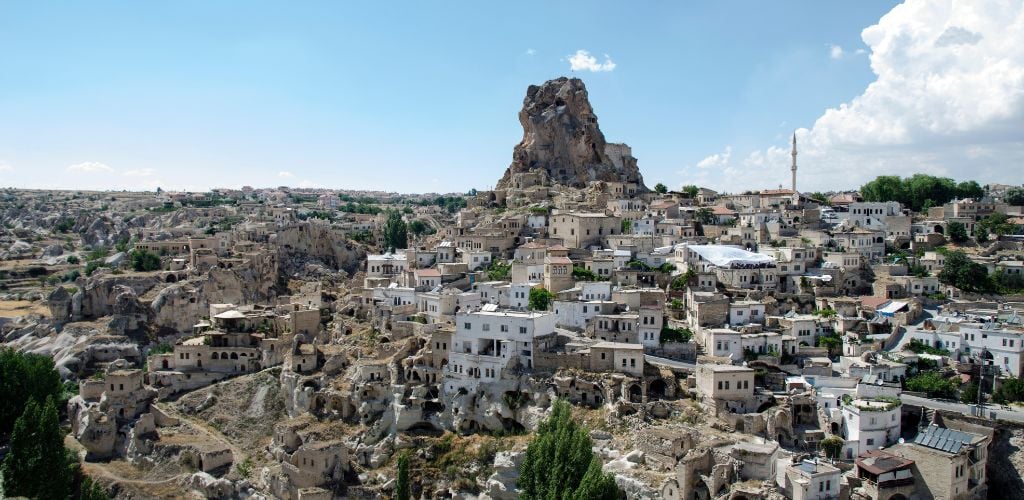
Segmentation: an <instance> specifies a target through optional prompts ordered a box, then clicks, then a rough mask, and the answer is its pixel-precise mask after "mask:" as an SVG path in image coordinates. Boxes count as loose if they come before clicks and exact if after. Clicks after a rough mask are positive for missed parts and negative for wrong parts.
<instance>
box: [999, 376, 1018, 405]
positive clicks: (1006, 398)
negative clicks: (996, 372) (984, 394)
mask: <svg viewBox="0 0 1024 500" xmlns="http://www.w3.org/2000/svg"><path fill="white" fill-rule="evenodd" d="M992 400H993V401H995V402H997V403H999V404H1006V403H1016V402H1019V401H1024V380H1022V379H1020V378H1016V377H1012V378H1008V379H1006V380H1004V381H1003V385H1002V386H1001V387H1000V388H999V390H997V391H996V392H995V394H993V395H992Z"/></svg>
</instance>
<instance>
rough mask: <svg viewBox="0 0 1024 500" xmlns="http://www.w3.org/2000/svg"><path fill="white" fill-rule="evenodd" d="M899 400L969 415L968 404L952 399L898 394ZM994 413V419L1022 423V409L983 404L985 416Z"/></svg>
mask: <svg viewBox="0 0 1024 500" xmlns="http://www.w3.org/2000/svg"><path fill="white" fill-rule="evenodd" d="M900 400H901V401H903V402H904V403H906V404H909V405H914V406H921V407H925V408H932V409H935V410H942V411H948V412H953V413H961V414H963V415H971V409H970V407H969V406H968V405H965V404H963V403H957V402H954V401H945V400H938V399H928V398H921V397H917V396H911V395H909V394H902V395H900ZM992 413H995V419H996V420H1008V421H1010V422H1019V423H1024V411H1021V410H1020V409H1016V408H1015V409H1012V410H1009V409H1006V408H1004V407H1002V406H1000V405H996V404H986V405H985V418H991V414H992Z"/></svg>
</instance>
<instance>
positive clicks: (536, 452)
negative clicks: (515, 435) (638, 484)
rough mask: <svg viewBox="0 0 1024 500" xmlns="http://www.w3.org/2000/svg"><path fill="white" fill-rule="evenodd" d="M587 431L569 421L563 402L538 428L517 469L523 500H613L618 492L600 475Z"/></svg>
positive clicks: (557, 403)
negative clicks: (593, 499)
mask: <svg viewBox="0 0 1024 500" xmlns="http://www.w3.org/2000/svg"><path fill="white" fill-rule="evenodd" d="M591 446H592V443H591V440H590V435H589V434H588V432H587V429H586V428H584V427H581V426H580V425H579V424H578V423H577V422H576V421H575V420H573V418H572V410H571V409H570V407H569V404H568V403H566V402H565V401H564V400H557V401H555V404H554V405H553V406H552V409H551V415H550V416H549V417H548V418H547V419H545V420H544V421H543V422H541V423H540V425H539V426H538V427H537V433H536V434H535V436H534V438H533V440H531V441H530V444H529V445H528V446H527V447H526V458H525V459H524V460H523V464H522V465H521V466H520V468H519V482H518V485H519V488H520V491H521V497H522V498H524V499H526V500H561V499H573V500H575V499H579V500H583V499H592V498H596V499H613V498H618V495H619V490H618V487H617V486H616V485H615V479H614V478H613V477H612V476H611V475H610V474H604V473H602V472H601V463H600V459H599V458H598V457H596V456H594V452H593V451H592V450H591Z"/></svg>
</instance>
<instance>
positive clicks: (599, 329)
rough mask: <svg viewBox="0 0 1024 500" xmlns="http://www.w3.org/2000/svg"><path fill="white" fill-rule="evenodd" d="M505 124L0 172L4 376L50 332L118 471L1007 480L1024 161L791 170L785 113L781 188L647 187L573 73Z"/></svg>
mask: <svg viewBox="0 0 1024 500" xmlns="http://www.w3.org/2000/svg"><path fill="white" fill-rule="evenodd" d="M520 121H521V122H522V123H523V127H524V131H523V132H524V134H523V141H522V142H521V143H519V144H518V145H517V146H516V147H515V150H514V153H513V161H512V164H511V165H510V166H509V167H508V169H507V171H506V172H505V174H504V176H502V177H501V179H500V180H499V181H498V183H497V185H496V187H495V188H494V189H493V190H489V191H474V192H470V193H457V194H452V193H448V194H439V193H431V194H421V195H401V194H397V193H386V192H370V191H336V190H326V189H298V188H289V187H285V186H282V187H277V188H269V189H265V188H264V189H256V188H251V187H244V188H242V189H214V190H212V191H209V192H165V191H162V190H159V189H158V190H156V191H155V192H153V191H151V192H113V191H110V192H94V191H39V190H23V189H6V190H4V191H3V192H2V194H0V210H2V211H0V219H2V220H3V224H4V228H5V229H4V231H3V236H2V238H3V247H4V248H5V251H4V252H3V254H2V258H3V261H2V262H0V264H2V271H0V290H2V295H0V306H2V307H3V308H4V314H3V318H2V319H0V325H2V335H3V341H4V350H3V351H2V353H3V357H4V358H5V359H4V362H3V365H4V366H3V370H4V372H3V375H4V377H5V378H7V377H12V378H14V377H19V376H25V375H23V372H20V371H18V370H24V369H25V368H24V366H25V365H24V362H23V361H19V357H25V356H28V357H29V358H31V357H37V358H42V359H45V360H52V363H50V366H52V369H53V370H55V372H56V374H57V375H56V376H59V379H60V383H59V384H56V385H54V387H53V394H52V396H53V397H54V398H56V400H57V401H58V402H59V403H60V405H62V406H59V405H55V406H48V407H47V408H51V411H52V408H54V407H56V408H57V412H58V413H59V415H60V418H62V419H64V422H65V427H64V428H63V429H64V430H62V431H61V432H67V433H68V438H67V441H66V443H67V446H68V447H69V450H71V451H70V452H71V453H72V454H73V456H75V457H77V458H78V460H80V462H81V463H80V465H79V467H80V471H81V474H82V475H83V476H84V477H86V478H88V480H89V482H90V484H91V488H92V489H93V490H99V491H102V492H103V494H106V495H110V496H112V497H113V496H117V497H123V498H140V497H144V498H148V497H161V496H178V495H181V494H186V493H185V492H187V495H191V496H195V497H206V498H292V499H304V500H311V499H329V498H339V497H348V498H381V497H390V498H490V499H509V498H518V497H519V496H528V497H531V498H534V497H538V496H544V495H547V494H553V492H554V494H558V495H561V494H563V493H564V494H576V495H582V496H579V497H578V498H588V497H592V496H590V495H593V494H594V491H601V492H602V493H601V495H603V496H601V498H606V497H607V498H617V497H620V496H624V497H625V498H667V499H674V498H678V499H711V498H722V499H724V498H729V499H769V498H790V499H797V500H800V499H811V498H816V499H826V498H835V499H869V498H870V499H912V498H942V499H954V498H956V499H960V498H985V497H986V495H987V494H988V493H989V492H991V491H1001V492H1008V491H1019V488H1020V487H1021V485H1024V482H1022V480H1021V477H1020V475H1019V471H1020V470H1021V469H1020V468H1021V464H1022V463H1024V455H1022V454H1021V453H1022V452H1021V451H1020V449H1019V443H1020V442H1021V440H1022V439H1024V427H1022V425H1024V408H1022V407H1019V406H1017V403H1020V402H1022V401H1024V382H1022V381H1021V378H1020V377H1021V371H1022V369H1024V326H1022V317H1021V315H1022V314H1024V251H1022V244H1024V236H1022V234H1024V188H1022V187H1021V186H1012V185H993V184H990V185H986V186H980V185H978V184H977V183H975V182H973V181H961V182H959V183H956V182H954V181H951V180H949V179H943V178H935V177H930V176H927V175H915V176H912V177H908V178H903V179H901V178H900V177H880V178H878V179H876V180H875V181H872V182H871V183H869V184H867V185H865V186H864V187H862V188H861V189H860V190H859V191H842V192H832V193H819V192H815V193H805V192H802V191H800V189H799V188H800V186H799V175H798V173H799V161H798V159H799V144H798V143H797V138H796V136H793V138H792V139H791V148H792V149H791V152H790V155H791V159H792V160H791V167H790V177H791V185H790V186H788V187H777V188H772V187H765V188H764V189H760V190H756V191H747V192H743V193H733V194H729V193H719V192H715V191H714V190H711V189H708V188H704V187H701V186H695V185H686V186H681V187H679V188H678V189H670V188H668V187H666V186H664V185H661V184H659V185H657V186H654V187H653V188H652V187H649V186H646V185H645V184H644V181H643V178H642V175H641V173H640V170H639V168H638V166H637V160H636V158H634V157H633V156H632V152H631V149H630V148H629V146H627V145H625V144H617V143H610V142H606V140H605V137H604V135H603V133H602V132H601V130H600V129H599V128H598V124H597V119H596V116H595V113H594V110H593V109H592V108H591V105H590V102H589V100H588V94H587V90H586V88H585V87H584V84H583V82H582V81H581V80H579V79H575V78H573V79H570V78H559V79H555V80H551V81H548V82H546V83H544V84H542V85H538V86H531V87H530V88H529V89H528V90H527V94H526V98H525V100H524V102H523V108H522V111H521V112H520ZM47 362H49V361H47ZM19 367H22V368H19ZM26 386H27V385H26ZM25 390H27V389H18V388H12V389H7V388H5V389H4V391H6V392H5V393H4V400H5V407H7V408H5V410H4V419H3V422H4V425H5V426H7V427H6V428H5V429H3V431H2V433H0V434H4V435H6V434H8V433H10V432H11V430H12V429H14V433H15V434H16V435H17V432H18V429H19V427H17V426H15V425H14V423H15V420H16V419H18V417H19V415H20V414H21V408H22V407H24V406H25V403H26V401H27V398H28V396H27V395H26V394H25ZM19 398H21V399H19ZM50 401H51V402H52V401H53V400H52V399H51V400H50ZM57 406H59V407H57ZM29 407H30V408H35V409H34V410H33V411H37V412H38V411H41V410H40V409H39V408H36V407H35V405H34V404H32V405H29ZM43 411H45V410H43ZM566 412H568V413H566ZM570 413H571V418H570V417H568V415H569V414H570ZM560 415H561V416H560ZM559 422H561V423H559ZM556 424H557V425H561V426H570V427H571V428H572V429H575V430H573V431H572V432H582V434H581V436H582V438H581V439H582V442H583V443H584V444H583V446H584V450H585V451H586V454H587V457H589V458H586V459H585V462H584V463H583V468H582V470H580V471H578V472H577V473H578V474H579V475H578V476H575V478H576V479H575V482H574V481H573V480H572V479H571V478H570V479H569V480H567V481H566V483H565V484H561V485H557V486H554V485H551V484H548V482H547V479H544V478H546V477H547V474H548V471H547V470H544V469H545V468H546V467H556V466H557V467H562V468H564V469H565V470H568V469H569V468H571V466H569V465H566V464H553V463H551V462H550V460H551V458H550V457H549V458H547V459H545V458H543V457H541V456H540V453H541V452H536V453H534V452H532V451H530V452H528V451H527V450H528V449H532V448H533V447H536V448H537V449H541V448H540V447H541V446H542V445H541V444H538V443H540V442H541V440H542V438H543V437H544V436H545V434H544V433H545V432H553V431H551V429H552V428H553V427H551V426H554V425H556ZM574 435H576V434H574ZM1014 443H1015V444H1014ZM8 456H9V457H14V456H15V450H9V454H8ZM545 460H548V461H547V462H545ZM592 461H593V462H594V463H596V464H597V465H596V467H598V469H596V470H597V472H596V474H597V476H594V477H591V473H590V472H586V471H587V469H588V465H587V464H588V463H591V462H592ZM6 463H7V462H5V464H6ZM5 467H7V466H6V465H5ZM12 467H13V466H12ZM4 472H5V476H6V478H5V482H6V484H7V486H8V491H10V486H11V484H12V483H13V481H14V480H16V479H17V478H16V477H12V475H15V474H17V469H15V468H10V469H8V468H5V469H4ZM584 472H586V473H587V476H586V478H585V479H584V476H583V473H584ZM570 473H571V472H570ZM538 474H539V475H538ZM577 484H579V485H580V488H582V487H583V485H589V487H591V488H598V489H595V490H588V491H590V493H588V494H584V493H581V492H580V490H576V492H575V493H573V491H574V490H573V488H576V487H577ZM556 488H562V489H563V491H562V492H557V491H555V489H556ZM566 488H567V489H566ZM602 488H603V489H602ZM94 492H95V491H94ZM608 495H611V496H608ZM30 496H31V495H30ZM83 498H84V495H83Z"/></svg>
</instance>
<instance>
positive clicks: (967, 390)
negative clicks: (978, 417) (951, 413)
mask: <svg viewBox="0 0 1024 500" xmlns="http://www.w3.org/2000/svg"><path fill="white" fill-rule="evenodd" d="M960 402H961V403H968V404H970V403H977V402H978V384H975V383H973V382H972V383H970V384H967V385H965V386H964V387H962V388H961V389H960Z"/></svg>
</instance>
